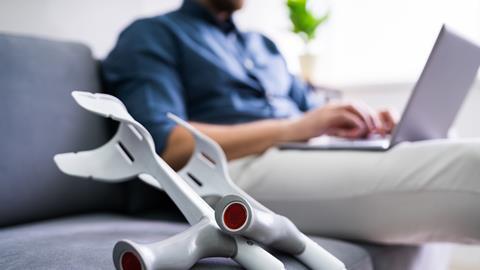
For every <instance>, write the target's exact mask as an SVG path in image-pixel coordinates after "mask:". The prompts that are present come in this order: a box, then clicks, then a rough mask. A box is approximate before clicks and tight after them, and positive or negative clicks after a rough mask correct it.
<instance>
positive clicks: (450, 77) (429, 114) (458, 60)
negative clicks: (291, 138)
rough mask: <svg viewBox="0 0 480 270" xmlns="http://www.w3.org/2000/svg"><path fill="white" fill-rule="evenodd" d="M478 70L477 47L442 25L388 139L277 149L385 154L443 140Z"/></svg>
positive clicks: (330, 140) (317, 141) (324, 140)
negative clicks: (405, 144)
mask: <svg viewBox="0 0 480 270" xmlns="http://www.w3.org/2000/svg"><path fill="white" fill-rule="evenodd" d="M479 66H480V46H479V45H477V44H474V43H473V42H471V41H469V40H467V39H465V38H463V37H461V36H460V35H458V34H456V33H455V32H453V31H452V30H450V29H449V28H448V27H446V26H445V25H443V26H442V29H441V30H440V33H439V35H438V37H437V40H436V41H435V45H434V46H433V49H432V51H431V53H430V56H429V58H428V61H427V63H426V64H425V67H424V69H423V71H422V74H421V75H420V78H419V79H418V81H417V83H416V84H415V87H414V89H413V92H412V94H411V96H410V99H409V101H408V103H407V106H406V107H405V110H404V112H403V115H402V117H401V119H400V121H399V122H398V124H397V126H396V127H395V129H394V130H393V132H392V134H391V135H390V136H388V137H382V138H380V137H377V138H369V139H356V140H347V139H341V138H335V137H328V136H322V137H318V138H313V139H311V140H310V141H309V142H307V143H305V142H298V143H297V142H294V143H285V144H282V145H280V146H279V148H280V149H297V150H370V151H386V150H388V149H390V148H392V147H393V146H395V145H397V144H399V143H401V142H406V141H409V142H414V141H422V140H431V139H441V138H446V137H447V134H448V131H449V129H450V127H451V125H452V123H453V121H454V120H455V117H456V115H457V113H458V111H459V109H460V107H461V106H462V104H463V101H464V99H465V97H466V95H467V93H468V92H469V90H470V88H471V87H472V84H473V82H474V80H475V77H476V74H477V71H478V68H479Z"/></svg>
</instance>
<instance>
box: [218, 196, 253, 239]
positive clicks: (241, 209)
mask: <svg viewBox="0 0 480 270" xmlns="http://www.w3.org/2000/svg"><path fill="white" fill-rule="evenodd" d="M247 221H248V210H247V207H246V206H245V205H244V204H243V203H241V202H231V203H229V204H228V205H227V206H226V207H225V208H224V209H223V213H222V222H223V225H224V226H225V228H227V229H228V230H230V231H232V232H234V231H239V230H241V229H243V227H245V225H246V224H247Z"/></svg>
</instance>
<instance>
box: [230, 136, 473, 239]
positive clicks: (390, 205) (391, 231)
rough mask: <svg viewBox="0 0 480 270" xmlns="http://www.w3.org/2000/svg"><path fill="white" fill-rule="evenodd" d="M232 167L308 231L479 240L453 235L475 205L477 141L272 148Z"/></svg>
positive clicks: (254, 191) (242, 181)
mask: <svg viewBox="0 0 480 270" xmlns="http://www.w3.org/2000/svg"><path fill="white" fill-rule="evenodd" d="M230 169H231V173H232V178H233V179H234V181H235V182H237V183H238V184H239V186H241V187H242V188H244V189H245V190H246V191H247V192H248V193H250V194H251V195H252V196H253V197H255V198H257V199H258V200H260V201H262V202H263V203H265V204H267V205H268V206H269V207H270V208H272V209H274V210H276V211H278V212H280V213H283V214H285V215H287V216H289V217H290V218H292V219H293V220H295V222H296V223H297V225H299V226H300V227H301V228H302V229H304V230H306V231H308V232H310V233H321V234H324V235H331V236H342V237H347V238H356V239H362V240H372V241H380V242H394V243H399V242H401V243H405V242H406V243H413V242H415V243H416V242H423V241H427V240H428V239H430V240H432V239H437V240H455V241H462V242H465V241H470V240H471V239H469V238H471V237H474V238H476V239H478V237H477V235H476V232H475V231H468V232H466V230H469V228H464V227H462V228H459V231H458V232H456V231H455V230H456V229H458V227H459V226H460V225H462V224H456V222H457V221H458V222H466V220H465V218H463V217H464V216H465V215H467V213H463V212H465V211H475V210H474V209H475V208H476V209H478V207H479V206H480V196H479V195H480V140H479V139H469V140H467V139H464V140H455V141H452V140H435V141H425V142H416V143H404V144H401V145H398V146H396V147H394V148H393V149H391V150H390V151H388V152H361V151H292V150H288V151H280V150H278V149H270V150H269V151H267V152H266V153H264V154H263V155H260V156H258V157H248V158H245V159H242V160H238V161H233V162H231V163H230ZM449 201H455V202H454V203H453V204H449V203H448V202H449ZM472 207H473V209H472ZM440 208H443V209H444V210H440V211H437V210H438V209H440ZM309 212H310V214H309V215H310V216H309V215H306V213H309ZM476 212H479V211H476ZM445 213H446V214H447V215H446V216H444V214H445ZM456 215H460V216H456ZM470 218H472V220H470V222H475V223H476V224H478V220H477V216H476V215H470ZM398 219H399V220H398ZM456 220H457V221H456ZM442 221H443V223H444V224H443V225H442V226H440V227H438V228H437V230H436V232H434V231H432V227H434V226H435V223H436V222H442ZM352 222H355V223H357V224H355V227H352V226H351V224H348V223H352ZM319 223H321V225H319ZM384 227H389V228H388V229H386V230H382V228H384ZM460 227H461V226H460ZM479 233H480V232H479ZM372 234H374V235H372ZM466 234H468V235H466ZM474 234H475V235H474ZM463 238H465V239H463ZM402 239H403V240H402Z"/></svg>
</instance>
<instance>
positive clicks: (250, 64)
mask: <svg viewBox="0 0 480 270" xmlns="http://www.w3.org/2000/svg"><path fill="white" fill-rule="evenodd" d="M243 66H244V67H245V68H246V69H247V70H252V69H253V68H254V67H255V63H253V61H252V59H250V58H247V59H245V61H243Z"/></svg>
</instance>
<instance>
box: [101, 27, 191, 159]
mask: <svg viewBox="0 0 480 270" xmlns="http://www.w3.org/2000/svg"><path fill="white" fill-rule="evenodd" d="M178 54H179V52H178V47H177V46H176V44H175V39H174V36H173V35H172V34H171V32H170V31H169V29H168V28H167V27H165V26H164V25H163V24H162V23H161V22H151V21H147V20H140V21H137V22H134V23H133V24H132V25H131V26H129V27H128V28H127V29H126V30H124V31H123V32H122V34H121V35H120V37H119V40H118V42H117V45H116V46H115V48H114V49H113V50H112V52H111V53H110V55H109V56H108V57H107V58H106V59H105V61H104V62H103V63H102V74H103V79H104V81H105V84H106V86H107V89H108V91H109V92H110V93H112V94H114V95H116V96H117V97H118V98H120V99H121V100H122V101H123V102H124V103H125V105H126V107H127V109H128V111H129V112H130V114H131V115H132V116H133V117H134V118H135V119H136V120H137V121H139V122H140V123H141V124H142V125H144V126H145V127H146V128H147V129H148V131H149V132H150V133H151V134H152V137H153V139H154V141H155V145H156V151H157V153H159V154H161V153H163V151H164V150H165V147H166V144H167V139H168V137H169V135H170V133H171V131H172V129H173V127H174V126H175V124H174V123H173V122H172V121H170V120H169V119H168V118H167V116H166V113H167V112H171V113H174V114H176V115H178V116H179V117H181V118H184V119H185V118H186V109H185V99H184V89H183V86H182V83H181V79H180V75H179V74H178V68H177V65H178Z"/></svg>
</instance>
